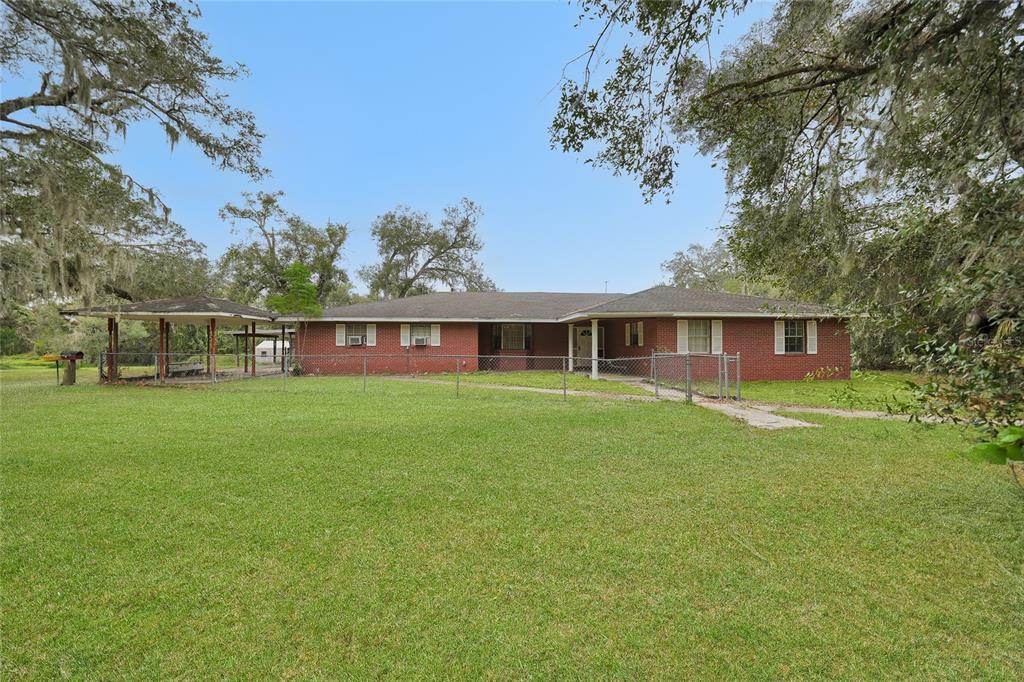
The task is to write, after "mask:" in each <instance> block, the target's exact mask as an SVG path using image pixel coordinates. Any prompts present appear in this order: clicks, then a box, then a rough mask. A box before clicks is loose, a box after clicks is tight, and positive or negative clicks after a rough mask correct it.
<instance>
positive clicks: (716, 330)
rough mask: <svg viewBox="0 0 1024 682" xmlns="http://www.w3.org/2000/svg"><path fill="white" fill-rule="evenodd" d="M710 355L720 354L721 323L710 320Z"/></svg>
mask: <svg viewBox="0 0 1024 682" xmlns="http://www.w3.org/2000/svg"><path fill="white" fill-rule="evenodd" d="M711 354H712V355H721V354H722V321H721V320H711Z"/></svg>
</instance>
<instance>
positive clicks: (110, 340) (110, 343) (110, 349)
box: [107, 317, 114, 381]
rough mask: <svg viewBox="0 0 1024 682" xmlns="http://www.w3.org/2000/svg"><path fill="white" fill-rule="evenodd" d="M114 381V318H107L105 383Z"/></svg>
mask: <svg viewBox="0 0 1024 682" xmlns="http://www.w3.org/2000/svg"><path fill="white" fill-rule="evenodd" d="M113 380H114V318H112V317H108V318H107V381H113Z"/></svg>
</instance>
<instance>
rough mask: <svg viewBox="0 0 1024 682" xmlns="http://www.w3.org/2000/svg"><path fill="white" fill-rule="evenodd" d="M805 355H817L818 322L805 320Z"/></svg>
mask: <svg viewBox="0 0 1024 682" xmlns="http://www.w3.org/2000/svg"><path fill="white" fill-rule="evenodd" d="M807 354H808V355H817V354H818V321H817V320H807Z"/></svg>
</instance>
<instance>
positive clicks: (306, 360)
mask: <svg viewBox="0 0 1024 682" xmlns="http://www.w3.org/2000/svg"><path fill="white" fill-rule="evenodd" d="M478 342H479V331H478V329H477V325H476V323H475V322H443V323H441V345H440V346H402V345H401V325H400V323H398V322H378V323H377V345H376V346H336V345H335V337H334V323H333V322H306V323H300V324H299V325H298V329H297V333H296V344H295V348H296V353H297V354H298V355H299V357H298V358H296V360H297V361H298V362H299V364H300V366H301V368H302V371H303V372H304V373H306V374H361V373H362V371H363V357H364V356H365V357H366V358H367V360H366V365H367V371H368V372H370V373H373V374H405V373H410V374H417V373H421V372H454V371H455V363H456V362H459V363H460V369H461V371H463V372H475V371H476V370H477V361H476V357H475V356H476V355H477V354H478V352H479V351H478V348H479V346H478ZM438 355H469V356H474V357H468V358H459V359H456V358H439V357H433V356H438ZM325 356H326V357H325Z"/></svg>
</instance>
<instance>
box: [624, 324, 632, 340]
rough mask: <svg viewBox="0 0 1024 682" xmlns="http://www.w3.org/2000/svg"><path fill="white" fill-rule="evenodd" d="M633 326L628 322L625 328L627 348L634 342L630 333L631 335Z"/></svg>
mask: <svg viewBox="0 0 1024 682" xmlns="http://www.w3.org/2000/svg"><path fill="white" fill-rule="evenodd" d="M632 326H633V325H631V324H630V323H629V322H627V323H626V324H625V327H626V345H627V346H628V345H629V342H630V341H631V340H632V339H630V333H629V332H630V331H631V330H630V327H632Z"/></svg>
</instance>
